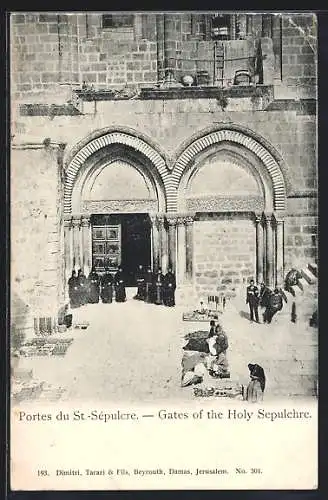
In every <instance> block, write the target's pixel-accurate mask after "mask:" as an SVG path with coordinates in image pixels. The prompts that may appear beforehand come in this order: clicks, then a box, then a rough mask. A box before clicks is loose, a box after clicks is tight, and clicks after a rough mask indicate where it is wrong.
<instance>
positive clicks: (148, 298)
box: [145, 267, 154, 303]
mask: <svg viewBox="0 0 328 500" xmlns="http://www.w3.org/2000/svg"><path fill="white" fill-rule="evenodd" d="M153 281H154V276H153V273H152V270H151V268H150V267H148V269H147V272H146V276H145V288H146V290H145V302H148V303H151V302H153Z"/></svg>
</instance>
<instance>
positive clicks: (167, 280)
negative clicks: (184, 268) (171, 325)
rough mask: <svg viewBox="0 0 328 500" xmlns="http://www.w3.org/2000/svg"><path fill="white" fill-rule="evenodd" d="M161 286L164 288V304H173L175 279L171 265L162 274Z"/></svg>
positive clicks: (170, 305)
mask: <svg viewBox="0 0 328 500" xmlns="http://www.w3.org/2000/svg"><path fill="white" fill-rule="evenodd" d="M163 288H164V290H163V292H164V293H163V300H164V305H165V306H168V307H173V306H175V289H176V279H175V274H174V273H173V272H172V268H171V267H170V268H169V270H168V272H167V273H166V275H165V276H164V283H163Z"/></svg>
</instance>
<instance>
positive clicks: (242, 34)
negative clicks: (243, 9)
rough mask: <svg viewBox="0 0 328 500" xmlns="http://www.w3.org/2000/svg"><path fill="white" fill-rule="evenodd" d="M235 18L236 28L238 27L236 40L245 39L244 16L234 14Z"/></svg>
mask: <svg viewBox="0 0 328 500" xmlns="http://www.w3.org/2000/svg"><path fill="white" fill-rule="evenodd" d="M236 16H237V27H238V39H239V40H244V39H245V38H246V14H236Z"/></svg>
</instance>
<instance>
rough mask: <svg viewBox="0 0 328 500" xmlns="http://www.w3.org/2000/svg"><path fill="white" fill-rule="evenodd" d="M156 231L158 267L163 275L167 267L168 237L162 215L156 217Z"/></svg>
mask: <svg viewBox="0 0 328 500" xmlns="http://www.w3.org/2000/svg"><path fill="white" fill-rule="evenodd" d="M157 221H158V229H159V255H160V266H161V268H162V272H163V273H167V267H168V235H167V230H166V225H165V217H164V215H158V216H157Z"/></svg>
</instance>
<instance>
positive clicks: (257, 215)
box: [254, 212, 263, 224]
mask: <svg viewBox="0 0 328 500" xmlns="http://www.w3.org/2000/svg"><path fill="white" fill-rule="evenodd" d="M254 219H255V222H256V224H259V223H261V222H263V212H254Z"/></svg>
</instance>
